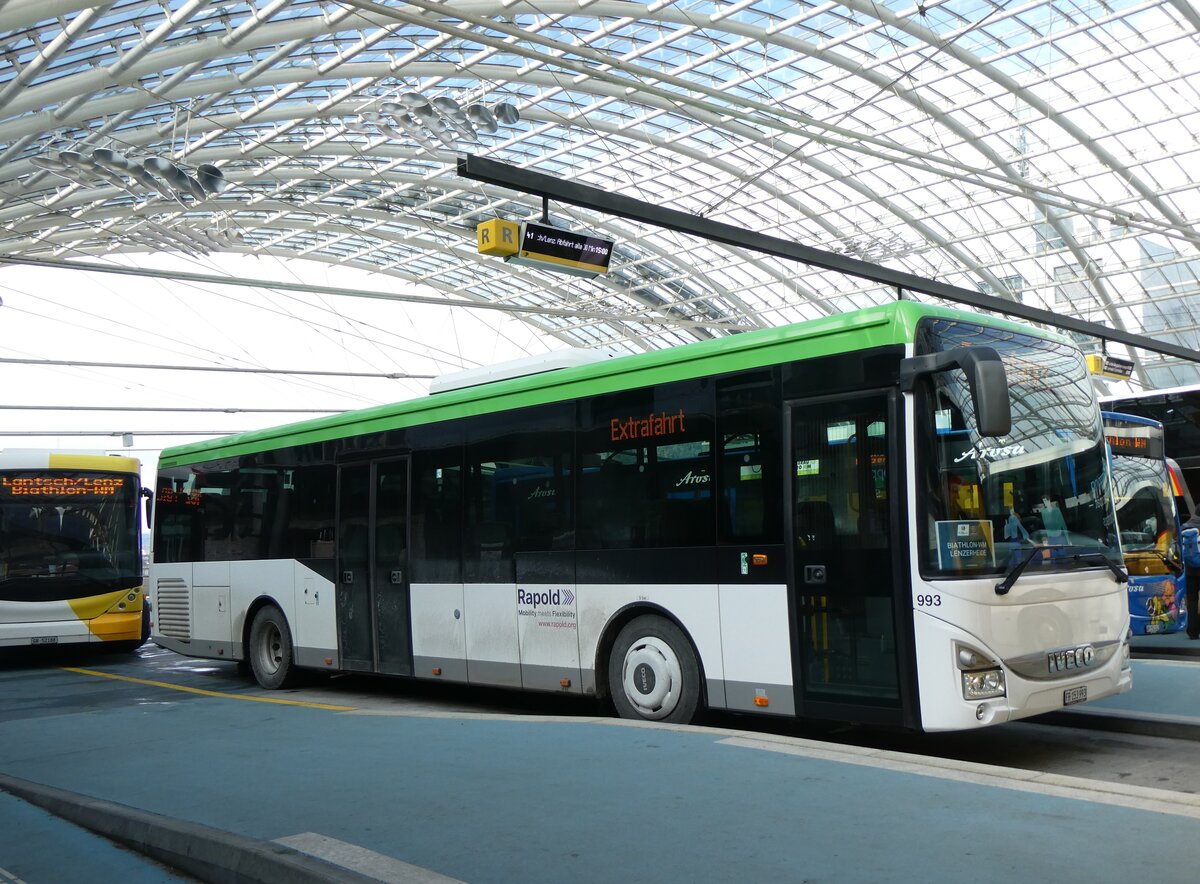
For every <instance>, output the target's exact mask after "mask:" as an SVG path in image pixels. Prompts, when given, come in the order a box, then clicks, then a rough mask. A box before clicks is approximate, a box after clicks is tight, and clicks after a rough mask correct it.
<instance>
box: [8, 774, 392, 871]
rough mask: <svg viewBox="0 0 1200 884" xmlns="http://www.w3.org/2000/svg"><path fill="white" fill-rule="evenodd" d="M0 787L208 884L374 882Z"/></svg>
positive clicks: (258, 845) (50, 790) (297, 856)
mask: <svg viewBox="0 0 1200 884" xmlns="http://www.w3.org/2000/svg"><path fill="white" fill-rule="evenodd" d="M0 789H2V790H4V791H5V792H9V793H11V794H13V795H15V796H17V797H18V798H21V799H23V800H25V801H28V802H29V803H30V804H35V805H37V806H38V807H40V808H42V809H43V810H46V811H49V812H50V813H52V814H54V815H55V816H57V817H61V818H62V819H65V820H68V821H69V822H72V823H75V824H76V825H79V826H82V827H83V828H85V829H89V830H91V831H93V832H95V833H97V834H99V835H103V836H104V837H106V838H109V839H110V840H112V841H116V842H117V843H119V844H122V845H124V846H125V847H128V848H130V849H132V850H134V851H136V852H138V853H141V854H144V855H146V856H149V857H151V858H153V859H156V860H158V861H159V862H161V863H164V864H166V865H168V866H171V867H172V868H175V869H178V870H179V871H181V872H186V873H188V874H190V875H193V876H195V877H196V878H199V879H200V880H201V881H205V882H210V884H279V882H280V881H287V882H288V884H368V882H373V884H378V879H376V878H370V877H367V876H366V875H361V874H359V873H358V872H355V871H352V870H350V869H347V868H343V867H342V866H337V865H334V864H333V863H328V862H325V861H324V860H322V859H318V858H317V857H314V856H309V855H308V854H306V853H301V852H300V851H298V850H293V849H292V848H291V847H285V846H284V845H282V844H276V843H274V842H270V841H256V840H255V839H253V838H246V837H244V836H242V835H235V834H233V833H232V832H224V831H222V830H220V829H214V828H212V827H210V826H205V825H201V824H200V823H191V822H185V821H183V820H177V819H173V818H171V817H166V816H162V815H160V814H157V813H151V812H150V811H147V810H138V809H137V808H133V807H129V806H128V805H125V804H117V803H115V802H112V801H104V800H102V799H100V798H91V797H89V796H87V795H80V794H78V793H75V792H68V791H66V790H64V789H56V788H54V787H53V786H43V785H41V784H39V783H32V782H30V781H28V780H22V779H20V778H18V777H12V776H8V775H7V774H2V773H0Z"/></svg>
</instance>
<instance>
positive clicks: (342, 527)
mask: <svg viewBox="0 0 1200 884" xmlns="http://www.w3.org/2000/svg"><path fill="white" fill-rule="evenodd" d="M408 469H409V459H408V458H407V457H398V458H393V459H389V460H377V461H372V462H370V463H357V464H345V465H342V466H341V467H339V469H338V529H337V535H336V536H337V549H338V553H337V581H338V583H337V625H338V648H339V651H340V653H341V658H342V660H341V664H342V668H343V669H348V670H352V671H358V672H380V673H386V674H389V675H411V674H412V633H411V628H410V625H409V589H408V525H409V518H408V487H409V474H408Z"/></svg>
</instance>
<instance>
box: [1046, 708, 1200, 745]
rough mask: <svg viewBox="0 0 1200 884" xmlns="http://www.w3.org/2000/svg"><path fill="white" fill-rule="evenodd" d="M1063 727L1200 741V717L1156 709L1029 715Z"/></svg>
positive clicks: (1096, 710)
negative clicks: (1198, 718) (1168, 713)
mask: <svg viewBox="0 0 1200 884" xmlns="http://www.w3.org/2000/svg"><path fill="white" fill-rule="evenodd" d="M1026 721H1031V722H1039V723H1041V724H1053V725H1058V726H1059V727H1082V728H1088V729H1089V730H1099V731H1109V732H1111V733H1119V734H1137V735H1139V736H1143V737H1166V738H1168V739H1172V740H1197V741H1200V720H1197V719H1195V718H1185V717H1183V716H1181V715H1161V714H1158V713H1155V712H1138V713H1129V712H1116V711H1111V710H1108V709H1088V710H1082V709H1081V710H1079V711H1074V710H1071V711H1067V710H1062V711H1058V712H1046V713H1043V714H1042V715H1038V716H1035V717H1033V718H1029V719H1026Z"/></svg>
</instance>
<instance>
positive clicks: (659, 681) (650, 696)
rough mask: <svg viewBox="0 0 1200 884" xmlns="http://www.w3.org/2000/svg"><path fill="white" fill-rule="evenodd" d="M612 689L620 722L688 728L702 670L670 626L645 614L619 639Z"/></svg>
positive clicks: (610, 675) (612, 662) (613, 659)
mask: <svg viewBox="0 0 1200 884" xmlns="http://www.w3.org/2000/svg"><path fill="white" fill-rule="evenodd" d="M608 686H609V692H610V693H611V695H612V698H613V704H614V705H615V706H616V707H617V713H618V714H619V715H620V716H621V717H622V718H634V719H641V720H642V721H663V722H671V723H680V724H687V723H688V722H690V721H692V720H693V719H694V718H695V717H696V713H697V711H698V710H699V708H700V665H699V663H698V662H697V661H696V654H695V652H694V651H693V650H692V645H691V642H689V641H688V640H687V637H686V636H685V635H684V634H683V631H682V630H680V628H679V627H678V626H676V625H675V624H674V623H672V622H671V621H670V620H666V619H664V618H663V617H658V616H655V615H653V614H643V615H642V616H640V617H636V618H634V619H633V620H630V621H629V622H628V623H626V624H625V626H624V627H623V628H622V629H621V631H620V633H618V635H617V641H616V644H615V645H614V646H613V652H612V656H610V657H609V658H608Z"/></svg>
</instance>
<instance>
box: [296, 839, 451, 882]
mask: <svg viewBox="0 0 1200 884" xmlns="http://www.w3.org/2000/svg"><path fill="white" fill-rule="evenodd" d="M275 843H276V844H282V845H283V846H285V847H290V848H292V849H293V850H299V851H300V852H301V853H307V854H308V855H309V856H315V857H317V858H318V859H323V860H325V861H326V862H329V863H333V864H334V865H338V866H341V867H342V868H345V869H350V870H351V871H354V872H358V873H359V874H361V875H368V876H370V877H372V878H375V879H377V880H379V881H384V882H387V884H463V882H462V881H459V880H458V879H457V878H447V877H446V876H445V875H439V874H438V873H437V872H431V871H430V870H429V869H423V868H421V867H420V866H414V865H411V864H410V863H406V862H402V861H401V860H398V859H396V858H395V857H391V856H385V855H384V854H382V853H376V852H375V851H374V850H367V848H365V847H359V846H358V845H357V844H350V843H348V842H346V841H339V840H338V839H336V838H330V837H328V836H326V835H320V834H318V833H316V832H304V833H303V834H301V835H288V836H287V837H286V838H276V839H275Z"/></svg>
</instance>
